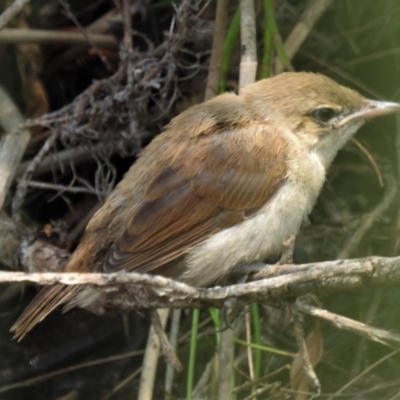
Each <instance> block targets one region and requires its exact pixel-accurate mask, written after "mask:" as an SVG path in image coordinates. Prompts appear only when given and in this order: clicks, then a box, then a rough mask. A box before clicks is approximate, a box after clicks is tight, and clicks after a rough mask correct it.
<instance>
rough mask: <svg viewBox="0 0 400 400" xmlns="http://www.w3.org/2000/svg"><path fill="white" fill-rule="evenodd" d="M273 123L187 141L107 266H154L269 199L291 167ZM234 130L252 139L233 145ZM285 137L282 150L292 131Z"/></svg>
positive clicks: (159, 177)
mask: <svg viewBox="0 0 400 400" xmlns="http://www.w3.org/2000/svg"><path fill="white" fill-rule="evenodd" d="M270 129H271V127H270V125H269V124H265V125H264V126H262V125H261V127H260V125H257V126H254V127H253V129H251V127H247V129H246V132H244V131H242V130H241V129H232V130H231V131H229V132H225V131H221V132H220V133H219V134H218V135H215V137H214V139H213V140H212V141H210V140H209V138H207V137H206V136H203V137H200V138H198V139H197V140H196V141H195V142H193V141H185V142H183V143H180V145H179V146H178V147H177V148H176V149H175V150H176V153H177V154H178V156H176V157H174V159H172V160H170V162H169V163H168V167H167V168H165V169H163V170H162V171H161V172H160V173H159V174H158V175H157V176H156V177H155V178H154V179H153V180H151V181H150V182H149V183H148V186H147V188H146V190H145V192H144V202H143V203H142V205H141V206H140V207H139V208H138V210H137V211H136V213H135V215H134V216H133V218H132V219H131V221H129V222H128V223H127V227H126V229H125V230H124V232H123V233H122V235H121V237H120V238H119V239H118V240H116V241H115V243H114V246H113V247H112V249H111V251H110V253H109V255H108V256H107V257H106V260H105V262H104V264H103V268H104V270H105V271H107V272H111V271H117V270H122V269H123V270H134V271H140V272H152V271H153V270H154V269H156V268H158V267H160V266H161V265H163V264H165V263H167V262H170V261H172V260H174V259H175V258H178V257H180V256H182V255H183V254H185V253H186V252H187V251H188V250H189V249H190V248H191V247H193V246H194V245H196V244H198V243H200V242H202V241H203V240H205V239H207V238H208V237H210V236H211V235H212V234H213V233H215V232H218V231H220V230H222V229H224V228H228V227H230V226H233V225H234V224H236V223H238V222H240V221H241V220H244V219H245V216H246V215H248V214H249V213H250V214H251V213H254V212H255V211H256V210H257V209H258V208H259V207H261V206H263V205H265V204H266V203H267V202H268V200H269V199H270V198H271V197H272V196H273V194H274V193H275V191H276V190H277V188H278V187H279V185H281V184H282V183H283V181H284V178H285V173H286V155H285V152H284V151H283V152H282V151H279V152H276V150H275V149H276V145H277V143H276V142H277V139H276V138H275V137H274V136H273V135H270ZM226 134H230V135H236V137H237V141H243V142H244V143H243V144H242V145H240V146H237V147H229V146H227V140H226V137H225V135H226ZM261 135H262V136H263V138H262V139H263V140H260V136H261ZM278 140H279V141H280V143H278V149H279V150H281V149H280V147H284V146H285V139H284V137H281V138H280V139H278ZM238 152H240V155H239V154H238Z"/></svg>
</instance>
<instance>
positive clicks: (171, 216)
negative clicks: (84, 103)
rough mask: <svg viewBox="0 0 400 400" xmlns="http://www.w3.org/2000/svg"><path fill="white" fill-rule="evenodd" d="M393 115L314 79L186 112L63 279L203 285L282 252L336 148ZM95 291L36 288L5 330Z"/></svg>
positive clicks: (278, 80) (147, 154) (222, 98)
mask: <svg viewBox="0 0 400 400" xmlns="http://www.w3.org/2000/svg"><path fill="white" fill-rule="evenodd" d="M399 111H400V104H398V103H394V102H387V101H376V100H370V99H367V98H365V97H363V96H362V95H361V94H359V93H358V92H357V91H355V90H353V89H350V88H348V87H344V86H342V85H340V84H338V83H336V82H335V81H334V80H332V79H331V78H329V77H327V76H325V75H322V74H317V73H313V72H285V73H282V74H279V75H276V76H274V77H271V78H267V79H263V80H260V81H258V82H255V83H252V84H249V85H248V86H246V87H245V88H243V90H242V91H241V92H240V94H235V93H224V94H221V95H219V96H216V97H215V98H213V99H211V100H208V101H206V102H204V103H202V104H198V105H195V106H192V107H191V108H189V109H187V110H186V111H184V112H182V113H181V114H179V115H178V116H177V117H175V118H173V119H172V120H171V122H170V123H169V124H168V125H167V126H166V127H165V128H164V130H163V132H162V133H161V134H159V135H158V136H157V137H156V138H155V139H153V141H152V142H151V143H150V144H149V145H148V146H147V147H146V148H145V149H144V150H143V151H142V153H141V154H140V155H139V157H138V159H137V160H136V162H135V163H134V164H133V165H132V166H131V168H130V169H129V171H128V172H127V173H126V174H125V176H124V177H123V179H122V180H121V181H120V182H119V184H118V185H117V186H116V188H115V189H114V190H113V191H112V192H111V193H110V195H109V196H108V198H107V199H106V201H105V203H104V204H103V206H102V207H101V208H100V209H99V210H98V211H97V212H96V213H95V215H94V216H93V217H92V219H91V220H90V221H89V223H88V225H87V227H86V230H85V233H84V235H83V237H82V239H81V241H80V243H79V245H78V246H77V248H76V250H75V251H74V252H73V253H72V255H71V258H70V260H69V262H68V263H67V265H66V268H65V272H117V271H134V272H140V273H148V274H156V275H162V276H166V277H169V278H172V279H175V280H178V281H181V282H184V283H187V284H189V285H192V286H196V287H206V286H210V285H212V284H213V283H215V282H217V281H218V280H220V279H221V278H223V277H224V276H226V275H227V274H228V273H229V271H230V270H231V269H232V268H233V267H235V266H239V265H248V264H252V263H255V262H259V261H262V260H265V259H266V258H267V257H270V256H272V255H276V254H279V252H280V251H282V248H283V244H284V242H285V241H286V240H287V239H288V238H290V237H292V236H295V235H296V234H297V233H298V231H299V229H300V226H301V224H302V222H303V221H304V220H306V219H307V216H308V215H309V213H310V212H311V210H312V208H313V206H314V204H315V202H316V200H317V198H318V195H319V193H320V191H321V188H322V186H323V184H324V182H325V178H326V173H327V169H328V167H329V166H330V164H331V162H332V160H333V159H334V157H335V156H336V154H337V152H338V151H339V150H340V149H341V148H342V147H343V146H344V145H345V143H346V142H347V141H348V140H349V139H350V138H351V137H352V135H354V133H355V132H356V131H357V130H358V129H359V128H360V127H361V126H362V125H363V123H364V122H365V121H366V120H368V119H371V118H374V117H377V116H380V115H385V114H390V113H395V112H399ZM90 291H92V292H93V289H90V288H83V287H82V286H74V285H69V286H65V285H61V284H56V285H54V286H50V287H45V288H43V289H41V291H40V292H39V293H38V294H37V295H36V297H35V298H34V299H33V300H32V302H31V303H30V304H29V305H28V307H27V308H26V309H25V310H24V312H23V313H22V314H21V316H20V317H19V319H18V320H17V321H16V322H15V323H14V325H13V326H12V328H11V331H12V332H14V334H15V337H17V338H19V339H21V338H22V337H24V336H25V335H26V334H27V333H28V332H29V331H30V330H31V329H32V328H33V327H34V326H35V325H36V324H37V323H39V322H40V321H41V320H43V319H44V318H45V317H46V316H47V315H48V314H49V313H51V312H52V311H53V310H54V309H56V308H57V307H58V306H60V305H64V306H67V307H68V304H70V305H72V306H74V305H76V304H78V305H79V303H81V304H84V303H85V305H88V304H90V303H91V302H92V301H93V295H92V293H91V292H90ZM77 299H79V301H78V300H77Z"/></svg>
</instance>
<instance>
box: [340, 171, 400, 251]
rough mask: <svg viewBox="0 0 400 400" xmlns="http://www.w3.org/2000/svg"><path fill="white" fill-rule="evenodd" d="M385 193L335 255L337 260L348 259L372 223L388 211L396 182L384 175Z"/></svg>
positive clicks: (395, 191)
mask: <svg viewBox="0 0 400 400" xmlns="http://www.w3.org/2000/svg"><path fill="white" fill-rule="evenodd" d="M385 181H386V188H387V189H386V192H385V193H384V195H383V198H382V200H381V201H380V203H379V204H378V205H377V206H376V207H375V208H374V209H373V210H372V211H371V212H370V213H368V214H366V215H364V216H363V218H362V221H361V222H360V225H359V226H358V228H357V229H356V231H355V232H354V233H353V234H352V235H351V237H350V238H349V239H348V240H346V244H345V246H344V248H343V249H342V250H341V251H340V253H339V254H338V255H337V258H339V259H345V258H349V257H350V255H351V253H352V252H354V250H355V249H356V248H357V246H358V245H359V244H360V242H361V240H362V239H363V238H364V236H365V235H366V234H367V232H368V231H369V229H370V228H371V227H372V226H373V224H374V222H375V221H376V220H377V219H378V218H379V217H380V216H381V215H382V214H383V213H384V212H385V211H386V210H387V209H388V207H389V206H390V205H391V204H392V203H393V201H394V199H395V198H396V194H397V182H396V180H395V179H394V177H393V176H392V175H391V174H386V176H385Z"/></svg>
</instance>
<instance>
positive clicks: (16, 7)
mask: <svg viewBox="0 0 400 400" xmlns="http://www.w3.org/2000/svg"><path fill="white" fill-rule="evenodd" d="M29 1H30V0H15V1H14V2H13V3H12V4H11V5H10V6H9V7H8V8H7V9H6V10H5V11H3V13H2V14H1V15H0V30H1V29H3V28H4V27H5V26H6V25H7V24H8V23H9V22H10V21H11V20H12V19H13V18H14V17H15V16H16V15H17V14H18V13H19V12H20V11H21V10H22V9H23V8H24V6H25V5H26V4H28V3H29Z"/></svg>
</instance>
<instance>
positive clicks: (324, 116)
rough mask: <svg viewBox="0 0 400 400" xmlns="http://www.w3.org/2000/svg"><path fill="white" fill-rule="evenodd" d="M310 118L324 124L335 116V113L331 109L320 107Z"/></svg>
mask: <svg viewBox="0 0 400 400" xmlns="http://www.w3.org/2000/svg"><path fill="white" fill-rule="evenodd" d="M311 116H312V117H313V118H315V119H316V120H317V121H319V122H322V123H326V122H328V121H329V120H331V119H332V118H333V117H334V116H336V111H335V110H334V109H332V108H328V107H322V108H317V109H316V110H314V111H313V112H312V113H311Z"/></svg>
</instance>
